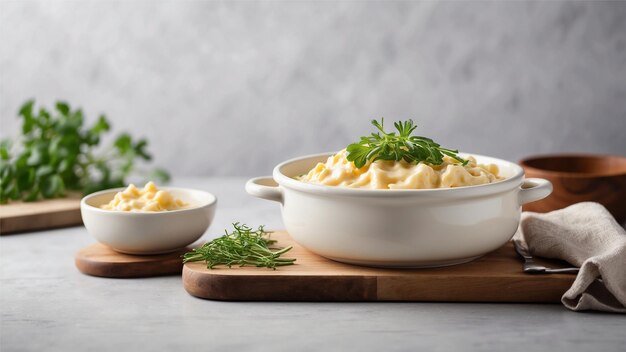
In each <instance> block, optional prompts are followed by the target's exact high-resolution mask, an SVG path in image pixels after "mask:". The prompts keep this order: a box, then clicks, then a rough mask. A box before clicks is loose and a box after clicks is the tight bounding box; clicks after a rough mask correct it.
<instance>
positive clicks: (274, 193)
mask: <svg viewBox="0 0 626 352" xmlns="http://www.w3.org/2000/svg"><path fill="white" fill-rule="evenodd" d="M246 192H248V194H249V195H251V196H255V197H257V198H263V199H267V200H273V201H274V202H278V203H281V204H282V203H283V191H282V190H281V189H280V187H279V186H278V184H277V183H276V181H274V179H273V178H272V177H271V176H263V177H256V178H252V179H249V180H248V182H246Z"/></svg>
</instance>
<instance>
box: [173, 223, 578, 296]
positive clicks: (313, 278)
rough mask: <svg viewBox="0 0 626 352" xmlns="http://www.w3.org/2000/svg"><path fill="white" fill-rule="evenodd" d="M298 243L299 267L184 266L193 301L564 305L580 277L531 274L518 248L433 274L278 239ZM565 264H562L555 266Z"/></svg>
mask: <svg viewBox="0 0 626 352" xmlns="http://www.w3.org/2000/svg"><path fill="white" fill-rule="evenodd" d="M272 238H273V239H277V240H278V245H279V246H281V247H284V246H293V247H294V248H293V249H292V250H291V251H290V252H288V253H287V255H286V257H290V258H297V260H296V265H292V266H285V267H280V268H278V269H277V270H271V269H267V268H256V267H236V268H232V269H229V268H223V267H220V268H217V269H213V270H210V269H207V268H206V265H205V264H204V263H201V262H196V263H187V264H185V266H184V268H183V285H184V287H185V290H187V292H189V293H190V294H191V295H193V296H197V297H201V298H208V299H216V300H252V301H437V302H560V298H561V296H562V295H563V293H564V292H565V291H566V290H567V289H568V288H569V287H570V286H571V284H572V282H573V281H574V279H575V275H571V274H550V275H546V274H525V273H523V272H522V262H521V260H520V259H518V257H517V255H516V254H515V251H514V250H513V246H512V244H510V243H508V244H506V245H505V246H503V247H502V248H500V249H498V250H496V251H494V252H492V253H490V254H488V255H486V256H484V257H482V258H480V259H477V260H475V261H473V262H470V263H467V264H461V265H456V266H449V267H443V268H433V269H380V268H367V267H360V266H353V265H347V264H342V263H338V262H334V261H331V260H328V259H326V258H323V257H320V256H318V255H316V254H313V253H311V252H309V251H307V250H305V249H304V248H302V247H301V246H299V245H298V244H297V243H295V242H294V241H293V240H292V239H291V238H290V237H289V235H288V234H287V233H286V232H276V233H274V234H273V235H272ZM548 264H550V265H553V266H554V267H559V266H560V265H559V264H561V263H554V262H553V263H548Z"/></svg>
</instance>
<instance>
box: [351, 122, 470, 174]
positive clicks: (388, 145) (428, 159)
mask: <svg viewBox="0 0 626 352" xmlns="http://www.w3.org/2000/svg"><path fill="white" fill-rule="evenodd" d="M384 121H385V119H381V120H380V122H378V121H376V120H372V125H374V127H376V129H378V131H379V132H376V133H372V134H371V135H370V136H363V137H361V140H360V141H359V142H357V143H352V144H350V145H349V146H348V147H347V148H346V150H347V152H348V156H347V158H348V160H349V161H352V162H353V163H354V165H355V166H356V167H358V168H361V167H363V166H365V164H367V162H368V161H371V162H374V161H376V160H395V161H400V160H405V161H406V162H409V163H415V164H417V163H419V162H424V163H427V164H431V165H440V164H441V163H443V157H444V155H447V156H449V157H451V158H453V159H455V160H457V161H459V162H460V163H461V164H462V165H466V164H467V160H465V159H462V158H461V157H459V156H458V155H457V153H458V152H459V151H458V150H454V149H447V148H443V147H442V146H440V145H439V144H437V143H435V142H434V141H433V140H432V139H430V138H426V137H420V136H411V134H412V133H413V131H414V130H415V128H417V126H416V125H414V124H413V120H408V121H404V122H400V121H398V122H395V123H394V124H393V125H394V126H395V127H396V130H397V131H398V133H397V134H396V132H385V129H384V127H383V123H384Z"/></svg>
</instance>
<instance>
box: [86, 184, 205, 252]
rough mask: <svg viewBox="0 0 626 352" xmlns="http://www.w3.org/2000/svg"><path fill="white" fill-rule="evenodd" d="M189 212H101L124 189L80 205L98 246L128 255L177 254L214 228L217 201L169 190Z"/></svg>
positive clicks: (195, 193) (200, 193) (93, 196)
mask: <svg viewBox="0 0 626 352" xmlns="http://www.w3.org/2000/svg"><path fill="white" fill-rule="evenodd" d="M163 189H164V190H167V191H168V192H170V193H172V195H173V196H174V198H178V199H181V200H182V201H184V202H185V203H188V204H190V207H189V208H185V209H180V210H171V211H163V212H122V211H112V210H104V209H100V206H101V205H104V204H107V203H108V202H110V201H111V199H113V197H114V196H115V194H116V193H117V192H119V191H122V190H123V188H115V189H108V190H105V191H100V192H96V193H92V194H90V195H88V196H86V197H84V198H83V199H82V200H81V201H80V213H81V215H82V217H83V223H84V224H85V227H86V228H87V232H89V233H90V234H91V235H92V236H93V237H95V238H96V240H98V242H100V243H103V244H105V245H107V246H109V247H111V248H112V249H114V250H116V251H118V252H122V253H128V254H160V253H168V252H174V251H176V250H178V249H181V248H183V247H185V246H187V245H189V244H191V243H193V242H195V241H196V240H197V239H199V238H200V237H201V236H202V235H203V234H204V232H205V231H206V230H207V229H208V228H209V225H211V221H212V220H213V216H214V215H215V207H216V204H217V198H216V197H215V196H214V195H212V194H211V193H208V192H204V191H199V190H194V189H185V188H168V187H164V188H163Z"/></svg>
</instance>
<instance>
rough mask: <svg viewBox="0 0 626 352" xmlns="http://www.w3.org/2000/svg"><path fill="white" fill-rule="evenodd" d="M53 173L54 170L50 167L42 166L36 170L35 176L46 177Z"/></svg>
mask: <svg viewBox="0 0 626 352" xmlns="http://www.w3.org/2000/svg"><path fill="white" fill-rule="evenodd" d="M54 171H55V170H54V168H53V167H52V166H50V165H44V166H41V167H40V168H38V169H37V171H36V172H35V176H36V177H39V178H41V177H45V176H48V175H50V174H52V173H54Z"/></svg>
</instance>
